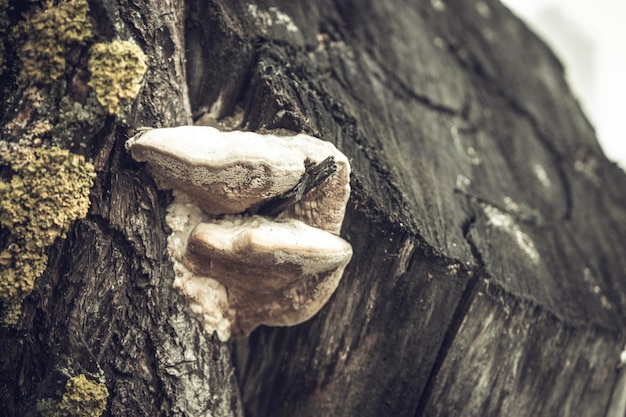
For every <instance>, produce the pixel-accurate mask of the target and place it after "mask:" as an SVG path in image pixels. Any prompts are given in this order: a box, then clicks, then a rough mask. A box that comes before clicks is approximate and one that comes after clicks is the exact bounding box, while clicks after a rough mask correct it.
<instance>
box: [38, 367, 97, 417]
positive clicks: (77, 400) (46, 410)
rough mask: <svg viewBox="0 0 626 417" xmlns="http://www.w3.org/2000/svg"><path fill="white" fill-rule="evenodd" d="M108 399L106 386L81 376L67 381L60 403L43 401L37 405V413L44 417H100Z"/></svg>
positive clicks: (48, 400) (49, 400)
mask: <svg viewBox="0 0 626 417" xmlns="http://www.w3.org/2000/svg"><path fill="white" fill-rule="evenodd" d="M108 397H109V391H108V390H107V387H106V385H104V384H102V383H98V382H93V381H90V380H88V379H87V378H86V377H85V375H83V374H80V375H78V376H75V377H72V378H70V379H68V380H67V383H66V384H65V392H64V393H63V397H62V398H61V401H60V402H56V401H54V400H51V399H46V400H42V401H40V402H39V403H38V404H37V411H39V412H40V413H41V414H42V415H43V416H44V417H100V416H101V415H102V413H103V412H104V410H105V409H106V406H107V398H108Z"/></svg>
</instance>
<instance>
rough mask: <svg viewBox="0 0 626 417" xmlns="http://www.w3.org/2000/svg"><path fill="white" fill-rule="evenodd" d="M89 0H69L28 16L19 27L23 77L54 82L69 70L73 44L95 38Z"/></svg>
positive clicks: (16, 32)
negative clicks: (89, 13)
mask: <svg viewBox="0 0 626 417" xmlns="http://www.w3.org/2000/svg"><path fill="white" fill-rule="evenodd" d="M88 11H89V5H88V4H87V0H67V1H62V2H60V3H59V4H58V5H56V6H54V5H52V3H48V5H47V7H45V8H43V9H41V10H37V11H35V12H34V13H30V14H28V15H26V16H25V20H24V21H22V22H21V23H20V24H19V25H18V26H17V27H16V29H15V33H14V34H15V38H16V40H17V42H18V48H17V53H18V55H19V58H20V60H21V62H22V78H24V79H25V80H28V81H31V82H34V83H42V84H51V83H53V82H54V81H55V80H57V79H58V78H60V77H61V76H62V75H63V74H64V73H65V67H66V57H67V54H68V52H69V50H70V48H71V47H72V46H73V45H77V44H81V43H82V42H84V41H85V40H87V39H89V38H91V37H92V26H91V23H89V20H88V15H87V13H88Z"/></svg>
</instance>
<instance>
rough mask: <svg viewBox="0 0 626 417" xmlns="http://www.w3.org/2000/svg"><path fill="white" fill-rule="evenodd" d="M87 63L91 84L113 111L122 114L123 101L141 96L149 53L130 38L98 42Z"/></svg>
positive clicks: (107, 107) (111, 111)
mask: <svg viewBox="0 0 626 417" xmlns="http://www.w3.org/2000/svg"><path fill="white" fill-rule="evenodd" d="M87 65H88V67H89V72H90V73H91V79H90V80H89V85H90V86H91V88H93V90H94V92H95V94H96V98H97V99H98V102H99V103H100V104H102V106H104V107H105V108H106V109H107V110H108V112H109V114H118V113H120V110H121V108H120V104H121V102H123V101H130V100H132V99H134V98H135V97H136V96H137V94H138V93H139V90H140V88H141V79H142V77H143V75H144V74H145V72H146V69H147V65H146V56H145V54H144V53H143V51H142V50H141V48H139V46H137V45H136V44H134V43H133V42H129V41H113V42H106V43H97V44H95V45H94V46H93V48H92V49H91V55H90V56H89V62H88V64H87Z"/></svg>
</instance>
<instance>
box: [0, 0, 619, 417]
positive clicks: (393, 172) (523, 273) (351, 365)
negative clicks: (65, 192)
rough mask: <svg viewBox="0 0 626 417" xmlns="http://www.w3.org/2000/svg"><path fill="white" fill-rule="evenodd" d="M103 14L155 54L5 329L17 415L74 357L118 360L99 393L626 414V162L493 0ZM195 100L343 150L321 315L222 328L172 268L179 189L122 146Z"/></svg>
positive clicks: (235, 402)
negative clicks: (171, 213)
mask: <svg viewBox="0 0 626 417" xmlns="http://www.w3.org/2000/svg"><path fill="white" fill-rule="evenodd" d="M91 15H92V17H93V19H94V21H96V22H97V25H96V27H97V29H98V31H99V33H100V34H101V35H102V36H106V37H113V36H114V35H117V36H121V37H123V38H127V37H129V36H130V37H132V38H133V39H135V40H136V41H137V42H138V44H139V45H140V46H141V47H142V49H143V50H144V52H145V53H146V54H147V55H148V56H149V57H150V69H149V71H148V73H147V74H146V77H145V79H146V82H145V86H144V88H143V90H142V92H141V94H140V96H139V97H138V98H137V99H136V101H135V103H136V104H135V107H134V108H133V111H132V113H131V117H130V118H129V120H127V121H126V124H122V123H119V122H118V121H116V120H113V118H109V119H108V120H107V123H106V124H105V126H104V127H103V128H102V129H101V130H100V131H99V132H98V133H97V135H96V137H97V139H98V141H94V143H99V145H95V146H94V148H95V152H94V155H93V156H94V157H95V163H96V168H97V169H98V170H99V174H98V178H97V181H96V185H95V187H94V189H93V191H92V203H91V209H90V213H89V215H88V217H87V218H86V219H84V220H80V221H78V222H76V223H75V225H74V227H73V228H72V231H71V233H70V234H69V236H68V238H67V239H66V240H65V241H59V242H58V243H57V244H56V245H55V246H54V247H53V248H52V251H51V255H50V258H51V261H50V263H49V266H48V270H47V271H46V273H45V275H44V276H43V277H42V278H41V279H40V280H39V281H38V282H37V284H36V289H35V291H34V293H33V295H32V296H31V297H30V298H29V299H27V301H26V302H25V304H24V307H23V317H22V319H21V322H20V324H19V326H18V327H17V329H15V328H13V329H9V330H7V329H4V330H1V333H0V344H1V349H2V360H1V361H0V369H1V370H2V372H0V375H1V376H0V407H1V409H2V412H3V413H4V414H6V415H35V403H36V401H37V400H39V399H43V398H49V397H54V395H55V394H54V392H55V390H59V389H62V387H63V383H64V379H63V378H60V377H59V374H60V371H59V369H61V368H63V369H65V368H68V367H69V368H72V369H73V371H74V372H75V373H76V372H79V371H80V373H96V372H97V371H98V369H102V371H103V373H104V375H105V376H106V384H107V387H108V389H109V392H110V396H109V400H108V408H107V415H193V416H200V415H215V416H231V415H232V416H238V415H242V414H245V415H246V416H251V417H253V416H259V417H260V416H294V415H298V416H323V415H338V416H352V415H355V416H356V415H358V416H383V415H393V416H446V415H464V416H466V415H469V416H484V415H489V416H500V415H501V416H516V417H517V416H537V415H543V416H559V415H563V416H566V415H576V416H600V415H611V416H624V415H625V411H624V402H625V401H624V395H625V394H624V385H625V383H624V380H625V378H626V377H625V376H624V375H620V373H623V372H622V371H620V369H619V368H618V364H619V358H620V352H621V351H622V349H623V348H624V343H625V341H626V340H625V339H626V338H625V334H624V325H625V322H626V279H625V277H624V276H625V274H626V259H625V258H624V256H623V254H624V250H625V249H626V192H625V190H626V176H625V175H624V172H623V171H621V170H620V169H619V168H618V167H616V166H615V165H614V164H612V163H611V162H610V161H608V160H607V159H606V158H605V156H604V155H603V153H602V150H601V149H600V148H599V146H598V143H597V141H596V139H595V134H594V131H593V128H592V127H591V126H590V124H589V123H588V121H587V120H586V118H585V117H584V115H583V114H582V113H581V110H580V108H579V106H578V104H577V102H576V100H575V99H574V97H573V96H572V94H571V92H570V91H569V89H568V87H567V85H566V84H565V82H564V80H563V78H564V77H563V69H562V67H561V65H560V64H559V62H558V61H557V59H556V58H555V57H554V56H553V54H552V53H551V52H550V51H549V50H548V49H547V48H546V46H545V45H544V44H543V43H542V42H541V41H540V40H539V39H537V38H536V37H535V36H534V35H533V34H532V33H531V32H529V31H528V29H527V28H526V27H525V26H524V25H523V24H522V23H521V22H520V21H519V20H518V19H517V18H515V17H514V16H513V15H512V14H511V13H510V12H509V11H508V10H507V9H506V8H504V7H503V6H502V5H501V4H500V3H498V2H497V1H495V0H484V1H464V0H448V1H446V2H445V3H443V2H441V1H438V0H423V1H409V0H391V1H371V0H370V1H348V0H341V1H331V0H318V1H314V2H312V1H307V2H293V1H288V0H284V1H269V2H261V3H259V4H252V3H249V2H246V1H235V0H233V1H226V0H222V1H219V0H216V1H192V0H187V2H186V4H183V3H182V2H161V1H153V2H151V3H150V4H149V5H146V4H144V2H139V1H137V2H125V1H124V2H122V1H120V2H119V3H118V2H113V1H106V2H98V4H96V2H92V4H91ZM5 94H6V93H5ZM187 103H189V104H187ZM5 113H7V114H8V113H10V112H9V110H7V109H6V108H5ZM4 117H5V120H6V119H7V118H8V117H9V116H7V115H6V114H5V116H4ZM10 117H14V116H10ZM192 118H193V120H195V121H196V122H197V123H210V124H217V125H219V126H221V127H222V128H224V129H226V128H237V129H244V130H253V131H269V130H272V131H273V130H277V131H280V130H281V129H286V130H290V131H295V132H304V133H308V134H312V135H314V136H317V137H320V138H323V139H326V140H329V141H331V142H333V143H335V144H336V145H337V147H338V148H339V149H340V150H341V151H342V152H343V153H345V154H346V155H347V156H348V157H349V159H350V161H351V163H352V167H353V177H352V186H353V195H352V197H351V200H350V203H349V207H348V213H347V215H346V220H345V222H344V228H343V231H342V235H343V236H345V237H346V239H347V240H348V241H349V242H351V244H352V245H353V250H354V254H355V255H354V258H353V260H352V262H351V264H350V265H349V266H348V268H347V270H346V273H345V275H344V278H343V280H342V282H341V284H340V286H339V289H338V290H337V292H336V294H335V295H334V296H333V298H332V299H331V301H330V302H329V304H328V305H327V306H326V307H325V308H324V309H323V310H322V311H321V312H320V314H318V315H317V316H316V317H315V318H314V319H312V320H311V321H309V322H307V323H305V324H302V325H300V326H296V327H292V328H261V329H259V330H257V331H256V332H255V333H253V334H252V335H251V337H250V338H249V339H246V340H239V341H237V342H236V343H234V344H232V345H228V344H221V343H219V342H218V341H217V340H216V339H215V338H213V337H211V336H210V335H207V334H205V333H203V332H202V331H201V330H200V329H199V327H198V325H197V323H196V322H195V321H194V320H193V316H192V314H191V313H190V312H189V311H188V309H186V308H185V302H184V300H183V298H182V297H181V296H180V295H179V294H178V293H177V292H176V291H175V290H173V289H172V287H171V283H172V279H173V272H172V268H171V263H170V261H169V260H168V256H167V253H166V240H165V239H166V226H165V224H164V220H163V218H164V207H165V205H166V203H167V199H168V195H167V193H163V192H159V191H156V188H155V185H154V183H153V181H152V180H151V179H150V177H149V176H148V175H147V174H146V172H145V170H144V169H143V168H142V167H141V166H140V165H139V164H135V163H133V162H132V161H131V160H130V159H129V158H128V156H127V155H125V153H124V150H123V142H124V140H125V139H126V137H127V135H128V133H129V128H136V127H139V126H145V125H148V126H157V127H159V126H172V125H178V124H185V123H188V122H190V120H191V119H192ZM230 350H232V351H233V352H234V355H233V357H231V353H230ZM235 375H236V378H237V381H235ZM236 383H238V385H239V387H237V386H236V385H235V384H236ZM239 393H241V395H240V394H239Z"/></svg>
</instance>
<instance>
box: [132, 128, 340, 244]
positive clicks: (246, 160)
mask: <svg viewBox="0 0 626 417" xmlns="http://www.w3.org/2000/svg"><path fill="white" fill-rule="evenodd" d="M126 148H127V149H128V150H129V152H130V153H131V155H132V157H133V158H134V159H135V160H136V161H140V162H147V163H148V165H149V166H150V168H151V170H152V173H153V175H154V176H155V178H156V179H157V180H158V181H159V184H160V186H161V187H162V188H172V189H176V190H179V191H182V192H184V193H186V194H189V195H191V196H192V197H194V198H195V199H196V200H197V201H198V204H199V205H200V206H201V207H202V210H203V211H204V212H205V213H208V214H229V213H242V212H244V211H246V210H248V209H250V208H251V207H253V206H257V205H260V204H262V203H263V202H266V201H268V200H270V199H272V198H275V197H277V196H280V195H282V194H284V193H285V192H287V191H289V190H291V189H292V188H294V187H295V186H296V185H297V184H298V182H299V181H300V179H301V177H302V175H303V174H304V173H305V161H311V162H314V163H319V162H321V161H322V160H324V159H325V158H326V157H328V156H332V157H334V158H335V162H336V164H337V167H338V170H337V172H336V173H335V174H333V175H332V176H331V177H329V178H328V180H327V181H325V183H324V184H321V185H320V186H319V187H317V189H315V190H313V191H312V192H311V193H309V194H308V195H306V196H304V198H303V199H302V201H300V202H299V203H298V204H296V205H295V206H294V207H292V208H291V209H290V210H288V213H285V214H284V215H283V217H292V218H299V219H300V220H302V221H305V222H306V223H308V224H310V225H311V226H314V227H322V228H324V229H325V230H329V231H331V232H333V233H339V229H340V228H341V222H342V220H343V217H344V212H345V206H346V203H347V201H348V198H349V196H350V164H349V162H348V160H347V158H346V157H345V155H343V154H342V153H341V152H339V151H338V150H337V148H335V146H334V145H333V144H331V143H330V142H326V141H322V140H319V139H317V138H313V137H311V136H308V135H295V136H288V137H279V136H273V135H260V134H257V133H254V132H240V131H235V132H220V131H219V130H217V129H215V128H212V127H208V126H180V127H174V128H164V129H151V130H147V131H144V132H141V133H139V134H138V135H136V136H135V137H133V138H131V139H130V140H128V141H127V142H126ZM320 200H323V201H320Z"/></svg>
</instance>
